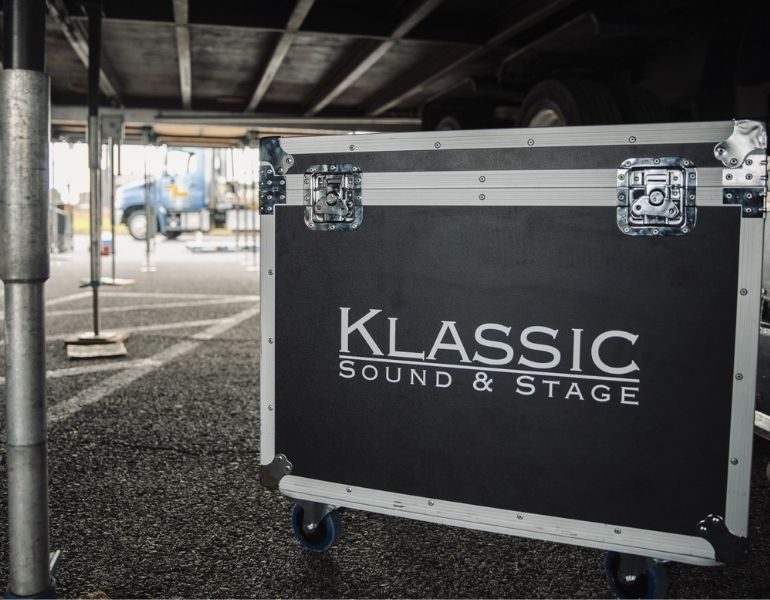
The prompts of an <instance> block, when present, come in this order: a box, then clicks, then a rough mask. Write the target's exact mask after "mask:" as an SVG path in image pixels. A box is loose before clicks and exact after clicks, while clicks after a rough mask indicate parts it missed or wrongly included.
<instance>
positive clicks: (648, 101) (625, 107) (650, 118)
mask: <svg viewBox="0 0 770 600" xmlns="http://www.w3.org/2000/svg"><path fill="white" fill-rule="evenodd" d="M612 92H613V94H614V95H615V100H616V101H617V103H618V107H619V108H620V114H621V116H622V117H623V123H628V124H636V123H666V122H667V121H668V115H667V113H666V109H665V108H663V105H662V104H661V103H660V101H659V100H658V98H657V96H655V94H653V93H652V92H649V91H648V90H646V89H644V88H642V87H639V86H638V85H623V84H620V85H617V86H614V87H613V88H612Z"/></svg>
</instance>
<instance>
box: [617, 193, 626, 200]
mask: <svg viewBox="0 0 770 600" xmlns="http://www.w3.org/2000/svg"><path fill="white" fill-rule="evenodd" d="M625 199H626V197H625V196H624V195H623V194H618V200H625Z"/></svg>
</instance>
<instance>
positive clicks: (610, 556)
mask: <svg viewBox="0 0 770 600" xmlns="http://www.w3.org/2000/svg"><path fill="white" fill-rule="evenodd" d="M621 558H622V555H621V554H620V553H618V552H607V556H606V557H605V558H604V574H605V575H606V576H607V581H608V582H609V584H610V588H611V589H612V591H613V592H614V594H615V595H616V596H617V597H618V598H665V597H666V592H667V591H668V576H667V575H666V569H665V567H664V566H663V565H662V564H660V563H656V562H653V561H652V560H644V561H643V562H642V563H639V562H637V565H638V566H639V568H638V571H639V572H638V573H637V574H632V573H631V572H629V573H622V572H621V568H620V566H621ZM634 558H637V557H634ZM637 560H638V559H637Z"/></svg>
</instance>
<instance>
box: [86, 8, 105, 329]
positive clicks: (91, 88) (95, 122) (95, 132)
mask: <svg viewBox="0 0 770 600" xmlns="http://www.w3.org/2000/svg"><path fill="white" fill-rule="evenodd" d="M86 12H87V13H88V167H89V169H90V170H91V173H90V174H91V181H90V190H89V201H90V216H91V289H92V290H93V294H92V298H93V321H94V337H99V328H100V322H99V321H100V319H99V286H100V285H101V282H102V273H101V270H102V252H101V250H102V249H101V241H102V240H101V235H102V203H101V197H100V192H101V189H100V188H101V186H100V185H99V184H100V172H99V159H100V157H101V144H100V143H99V59H100V53H101V44H102V9H101V6H100V5H99V4H87V5H86Z"/></svg>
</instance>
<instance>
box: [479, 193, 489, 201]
mask: <svg viewBox="0 0 770 600" xmlns="http://www.w3.org/2000/svg"><path fill="white" fill-rule="evenodd" d="M486 198H487V197H486V196H485V195H484V194H479V200H486Z"/></svg>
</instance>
